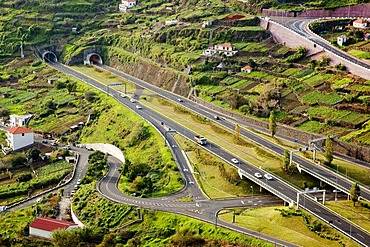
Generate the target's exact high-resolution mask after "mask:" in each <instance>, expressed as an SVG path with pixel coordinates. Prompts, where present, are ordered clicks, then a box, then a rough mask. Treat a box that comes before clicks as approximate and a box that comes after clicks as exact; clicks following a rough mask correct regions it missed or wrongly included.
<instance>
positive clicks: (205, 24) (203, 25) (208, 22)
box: [202, 21, 212, 28]
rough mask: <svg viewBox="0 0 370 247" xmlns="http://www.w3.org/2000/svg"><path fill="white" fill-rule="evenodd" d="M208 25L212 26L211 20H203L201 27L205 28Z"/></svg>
mask: <svg viewBox="0 0 370 247" xmlns="http://www.w3.org/2000/svg"><path fill="white" fill-rule="evenodd" d="M210 26H212V21H204V22H203V24H202V28H206V27H210Z"/></svg>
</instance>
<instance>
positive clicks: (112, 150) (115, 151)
mask: <svg viewBox="0 0 370 247" xmlns="http://www.w3.org/2000/svg"><path fill="white" fill-rule="evenodd" d="M82 145H85V147H86V148H92V149H94V150H99V151H101V152H103V153H107V154H109V155H112V156H114V157H116V158H117V159H119V160H120V161H121V162H122V163H123V164H124V163H125V156H124V155H123V153H122V151H121V150H120V149H119V148H118V147H116V146H114V145H112V144H107V143H92V144H79V145H78V146H79V147H81V146H82Z"/></svg>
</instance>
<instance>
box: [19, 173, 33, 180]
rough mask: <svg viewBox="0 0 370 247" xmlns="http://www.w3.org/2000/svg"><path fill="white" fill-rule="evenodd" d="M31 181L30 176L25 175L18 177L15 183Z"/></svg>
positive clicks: (29, 174) (28, 174)
mask: <svg viewBox="0 0 370 247" xmlns="http://www.w3.org/2000/svg"><path fill="white" fill-rule="evenodd" d="M31 179H32V174H31V173H26V174H22V175H20V176H19V177H18V178H17V179H16V180H17V182H27V181H30V180H31Z"/></svg>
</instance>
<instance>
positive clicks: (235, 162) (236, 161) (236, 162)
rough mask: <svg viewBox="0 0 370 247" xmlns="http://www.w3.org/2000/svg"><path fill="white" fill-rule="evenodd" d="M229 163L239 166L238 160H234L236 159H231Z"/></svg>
mask: <svg viewBox="0 0 370 247" xmlns="http://www.w3.org/2000/svg"><path fill="white" fill-rule="evenodd" d="M231 162H233V163H234V164H239V160H238V159H236V158H232V159H231Z"/></svg>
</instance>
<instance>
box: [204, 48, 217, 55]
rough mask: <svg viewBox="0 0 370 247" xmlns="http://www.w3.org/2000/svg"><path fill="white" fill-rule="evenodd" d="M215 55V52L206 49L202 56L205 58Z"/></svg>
mask: <svg viewBox="0 0 370 247" xmlns="http://www.w3.org/2000/svg"><path fill="white" fill-rule="evenodd" d="M216 53H217V51H216V50H214V49H207V50H204V51H203V55H206V56H213V55H215V54H216Z"/></svg>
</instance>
